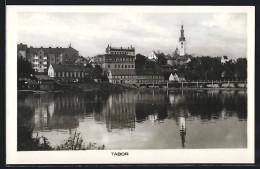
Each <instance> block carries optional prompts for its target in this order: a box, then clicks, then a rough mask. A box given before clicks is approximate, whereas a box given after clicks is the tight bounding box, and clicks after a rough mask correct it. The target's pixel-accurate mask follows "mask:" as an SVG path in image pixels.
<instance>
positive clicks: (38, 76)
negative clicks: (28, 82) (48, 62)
mask: <svg viewBox="0 0 260 169" xmlns="http://www.w3.org/2000/svg"><path fill="white" fill-rule="evenodd" d="M35 77H36V78H37V79H38V80H54V78H53V77H50V76H48V75H35Z"/></svg>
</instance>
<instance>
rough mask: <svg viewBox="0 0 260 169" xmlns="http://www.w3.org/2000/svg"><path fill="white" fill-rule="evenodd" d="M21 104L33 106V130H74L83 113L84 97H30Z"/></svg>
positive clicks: (68, 94) (51, 95)
mask: <svg viewBox="0 0 260 169" xmlns="http://www.w3.org/2000/svg"><path fill="white" fill-rule="evenodd" d="M23 103H25V104H30V105H33V106H34V122H35V124H34V125H35V130H46V129H47V130H50V129H72V128H76V127H77V126H78V125H79V120H78V117H77V114H78V113H80V112H83V111H84V97H80V98H79V96H78V95H73V94H70V93H67V94H62V96H60V95H59V94H58V97H56V95H55V94H42V95H30V97H27V98H26V99H25V101H24V102H23Z"/></svg>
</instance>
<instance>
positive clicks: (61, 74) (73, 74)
mask: <svg viewBox="0 0 260 169" xmlns="http://www.w3.org/2000/svg"><path fill="white" fill-rule="evenodd" d="M54 76H55V77H84V72H55V73H54Z"/></svg>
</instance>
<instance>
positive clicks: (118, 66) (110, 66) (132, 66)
mask: <svg viewBox="0 0 260 169" xmlns="http://www.w3.org/2000/svg"><path fill="white" fill-rule="evenodd" d="M107 68H125V69H127V68H128V69H129V68H135V65H114V67H112V65H109V64H108V65H107Z"/></svg>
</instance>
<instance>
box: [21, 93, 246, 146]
mask: <svg viewBox="0 0 260 169" xmlns="http://www.w3.org/2000/svg"><path fill="white" fill-rule="evenodd" d="M18 121H19V123H22V124H24V125H31V126H34V129H33V135H34V136H35V135H36V134H37V133H38V136H45V137H46V138H48V140H49V142H50V144H51V145H52V146H57V145H60V144H61V143H63V142H64V140H66V139H67V138H68V137H69V136H70V134H73V133H74V131H77V132H79V133H81V136H82V138H83V140H84V143H85V144H86V145H87V144H88V143H90V142H91V143H96V144H97V145H102V144H104V145H105V148H106V149H183V148H185V149H194V148H195V149H196V148H246V147H247V91H245V90H229V91H227V90H205V91H196V90H194V91H192V90H184V91H182V90H178V91H166V90H130V91H116V92H110V93H102V94H92V93H90V92H64V93H43V94H33V93H30V94H28V93H27V94H25V93H18Z"/></svg>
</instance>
